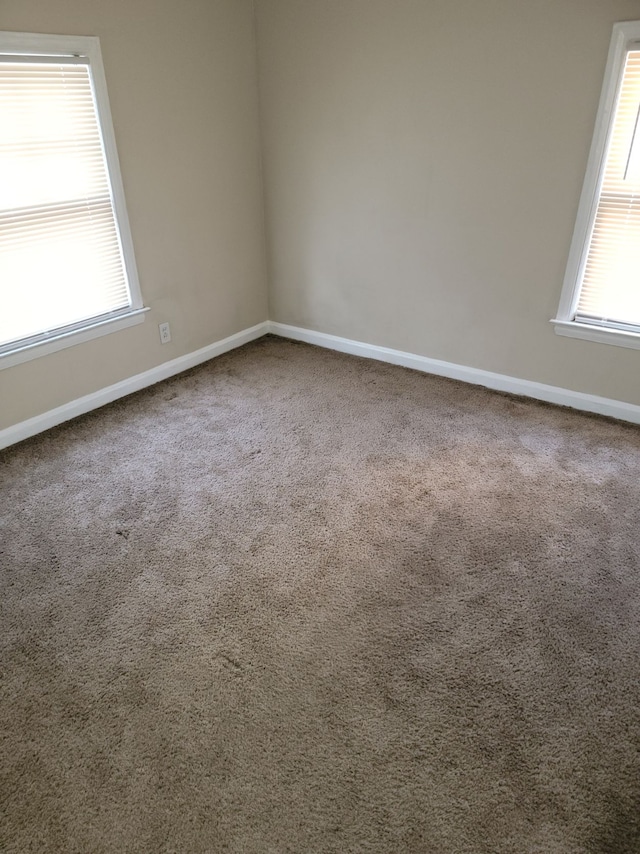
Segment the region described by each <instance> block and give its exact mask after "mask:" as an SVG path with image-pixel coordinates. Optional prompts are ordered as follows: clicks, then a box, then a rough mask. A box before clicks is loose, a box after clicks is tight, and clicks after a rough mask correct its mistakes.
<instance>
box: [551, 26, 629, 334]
mask: <svg viewBox="0 0 640 854" xmlns="http://www.w3.org/2000/svg"><path fill="white" fill-rule="evenodd" d="M553 323H554V324H555V326H556V331H557V332H558V333H560V334H562V335H571V336H574V337H580V338H588V339H590V340H595V341H601V342H606V343H611V344H618V345H621V346H628V347H639V348H640V21H635V22H627V23H622V24H616V25H615V27H614V31H613V38H612V41H611V48H610V51H609V61H608V65H607V71H606V75H605V82H604V87H603V91H602V96H601V100H600V109H599V112H598V119H597V122H596V131H595V135H594V140H593V144H592V149H591V155H590V158H589V165H588V168H587V175H586V178H585V183H584V188H583V191H582V197H581V199H580V207H579V209H578V217H577V222H576V227H575V232H574V236H573V242H572V245H571V252H570V255H569V262H568V265H567V273H566V277H565V282H564V287H563V292H562V299H561V302H560V309H559V312H558V317H557V319H556V320H554V321H553Z"/></svg>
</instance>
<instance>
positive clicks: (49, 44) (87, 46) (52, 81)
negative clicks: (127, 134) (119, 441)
mask: <svg viewBox="0 0 640 854" xmlns="http://www.w3.org/2000/svg"><path fill="white" fill-rule="evenodd" d="M143 310H144V309H143V307H142V300H141V296H140V290H139V286H138V280H137V275H136V269H135V262H134V258H133V248H132V242H131V236H130V233H129V228H128V221H127V215H126V210H125V207H124V193H123V190H122V183H121V179H120V173H119V168H118V162H117V154H116V149H115V142H114V136H113V129H112V126H111V119H110V114H109V104H108V100H107V92H106V83H105V79H104V73H103V70H102V62H101V57H100V47H99V42H98V39H96V38H92V37H69V38H67V37H64V36H43V35H30V34H25V33H0V364H2V366H6V365H7V364H14V363H15V362H16V361H23V360H24V359H25V358H32V357H33V356H35V355H40V354H42V353H44V352H50V351H51V350H52V349H59V348H60V347H63V346H69V345H70V344H75V343H78V342H79V341H81V340H86V339H87V338H88V337H94V336H95V335H101V334H104V333H105V332H110V331H114V330H115V329H118V328H122V327H123V326H127V325H131V324H132V323H137V322H141V321H142V319H143V314H142V312H143Z"/></svg>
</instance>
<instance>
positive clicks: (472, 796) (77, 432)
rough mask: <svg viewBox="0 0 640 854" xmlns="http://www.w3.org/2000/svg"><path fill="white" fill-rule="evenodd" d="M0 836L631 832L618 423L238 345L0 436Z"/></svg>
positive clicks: (639, 730) (424, 838)
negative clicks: (33, 433)
mask: <svg viewBox="0 0 640 854" xmlns="http://www.w3.org/2000/svg"><path fill="white" fill-rule="evenodd" d="M0 465H1V473H2V489H1V498H2V504H1V508H2V528H1V546H0V559H1V563H2V571H1V574H0V582H1V591H0V609H1V659H0V663H1V683H0V737H1V741H0V774H1V780H0V796H1V797H0V850H2V851H3V852H78V854H85V852H123V853H124V854H128V852H154V854H155V852H176V854H191V852H238V854H280V852H295V854H313V852H336V854H337V853H338V852H340V854H342V852H380V854H382V852H384V854H387V852H388V854H402V852H433V854H449V852H451V854H454V852H455V854H502V853H503V852H504V853H505V854H506V852H509V854H528V852H537V854H559V852H567V854H568V852H571V854H574V852H575V854H578V852H593V854H600V853H601V854H617V852H636V854H637V852H639V851H640V762H639V748H640V655H639V652H640V431H639V430H638V429H636V428H633V427H631V426H625V425H622V424H617V423H613V422H607V421H605V420H602V419H597V418H592V417H588V416H585V415H580V414H578V413H574V412H571V411H565V410H561V409H554V408H552V407H547V406H544V405H538V404H536V403H533V402H527V401H523V400H519V399H513V398H510V397H506V396H502V395H498V394H494V393H491V392H488V391H486V390H483V389H480V388H476V387H468V386H465V385H462V384H458V383H454V382H450V381H447V380H442V379H436V378H433V377H429V376H424V375H421V374H418V373H414V372H411V371H407V370H404V369H402V368H395V367H390V366H387V365H383V364H380V363H376V362H368V361H364V360H359V359H355V358H352V357H349V356H343V355H339V354H335V353H330V352H325V351H321V350H318V349H314V348H312V347H308V346H305V345H298V344H294V343H291V342H287V341H281V340H275V339H272V338H266V339H263V340H261V341H259V342H256V343H255V344H252V345H249V346H247V347H245V348H243V349H241V350H238V351H236V352H234V353H230V354H228V355H226V356H223V357H221V358H219V359H217V360H215V361H213V362H211V363H209V364H207V365H204V366H202V367H201V368H198V369H195V370H193V371H191V372H190V373H188V374H185V375H183V376H181V377H178V378H175V379H173V380H170V381H168V382H165V383H163V384H161V385H158V386H156V387H154V388H153V389H150V390H147V391H145V392H142V393H140V394H137V395H135V396H132V397H130V398H128V399H126V400H123V401H120V402H118V403H116V404H113V405H111V406H109V407H107V408H105V409H102V410H100V411H98V412H95V413H92V414H91V415H89V416H86V417H84V418H82V419H79V420H77V421H74V422H72V423H70V424H68V425H66V426H63V427H61V428H58V429H56V430H54V431H51V432H49V433H47V434H45V435H43V436H41V437H39V438H36V439H34V440H31V441H29V442H26V443H24V444H22V445H20V446H18V447H15V448H13V449H10V450H9V451H7V452H5V453H4V454H2V455H0Z"/></svg>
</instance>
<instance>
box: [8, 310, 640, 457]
mask: <svg viewBox="0 0 640 854" xmlns="http://www.w3.org/2000/svg"><path fill="white" fill-rule="evenodd" d="M267 333H271V334H273V335H278V336H280V337H282V338H291V339H293V340H294V341H305V342H306V343H308V344H315V345H317V346H318V347H325V348H327V349H329V350H338V351H339V352H341V353H351V354H352V355H354V356H363V357H364V358H367V359H376V360H378V361H380V362H389V363H390V364H392V365H402V366H403V367H405V368H413V369H414V370H416V371H423V372H424V373H428V374H436V375H437V376H441V377H449V378H450V379H454V380H462V382H467V383H472V384H473V385H481V386H486V387H487V388H491V389H495V390H496V391H505V392H509V393H511V394H517V395H522V396H524V397H531V398H534V399H535V400H543V401H546V402H547V403H556V404H558V405H560V406H570V407H571V408H573V409H579V410H582V411H583V412H594V413H597V414H598V415H608V416H610V417H611V418H618V419H620V420H621V421H630V422H631V423H632V424H640V406H636V405H634V404H632V403H625V402H624V401H621V400H611V399H609V398H607V397H597V396H596V395H592V394H583V393H582V392H579V391H570V390H569V389H565V388H558V387H557V386H551V385H544V384H543V383H536V382H532V381H531V380H521V379H518V378H517V377H510V376H506V375H505V374H494V373H492V372H491V371H482V370H480V369H478V368H468V367H465V366H464V365H456V364H454V363H453V362H443V361H441V360H440V359H430V358H428V357H427V356H417V355H415V354H414V353H404V352H403V351H402V350H392V349H391V348H389V347H378V346H376V345H375V344H365V343H363V342H362V341H352V340H351V339H349V338H340V337H339V336H337V335H328V334H327V333H325V332H315V331H314V330H312V329H302V328H301V327H299V326H289V325H287V324H285V323H277V322H275V321H272V320H269V321H265V322H264V323H259V324H257V326H252V327H251V328H250V329H243V330H242V331H241V332H236V334H235V335H230V336H229V337H228V338H224V339H223V340H222V341H216V342H215V343H214V344H209V345H208V346H207V347H203V348H202V349H200V350H196V351H195V352H193V353H187V354H186V355H185V356H179V357H178V358H177V359H172V360H171V361H170V362H164V363H163V364H162V365H158V366H157V367H156V368H151V370H149V371H145V372H144V373H142V374H136V375H135V376H133V377H129V378H128V379H126V380H122V382H119V383H115V384H114V385H111V386H107V388H103V389H101V390H100V391H96V392H93V393H92V394H87V395H85V396H84V397H80V398H78V399H77V400H72V401H70V402H69V403H65V404H64V405H63V406H58V407H56V409H51V410H49V412H44V413H43V414H42V415H36V416H35V417H34V418H29V419H28V420H27V421H22V422H21V423H20V424H14V425H13V426H12V427H7V428H6V429H4V430H0V449H2V448H6V447H8V446H9V445H14V444H15V443H16V442H21V441H22V440H23V439H28V438H30V437H31V436H35V435H36V434H37V433H42V432H43V431H44V430H48V429H49V428H50V427H56V426H57V425H58V424H62V423H63V422H64V421H69V420H70V419H71V418H76V417H77V416H78V415H84V414H85V413H86V412H90V411H91V410H92V409H98V407H100V406H104V405H105V404H107V403H111V402H112V401H114V400H117V399H118V398H120V397H125V396H126V395H128V394H132V393H133V392H135V391H140V390H141V389H143V388H147V386H150V385H154V384H155V383H158V382H161V381H162V380H166V379H168V378H169V377H172V376H174V375H175V374H179V373H181V372H182V371H186V370H188V369H189V368H193V367H195V366H196V365H199V364H201V363H202V362H207V361H208V360H209V359H213V358H214V357H215V356H220V355H221V354H222V353H226V352H227V351H229V350H233V349H235V348H236V347H241V346H242V345H243V344H247V343H248V342H249V341H254V340H255V339H256V338H261V337H262V336H263V335H266V334H267Z"/></svg>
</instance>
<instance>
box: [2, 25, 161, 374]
mask: <svg viewBox="0 0 640 854" xmlns="http://www.w3.org/2000/svg"><path fill="white" fill-rule="evenodd" d="M0 54H5V55H7V54H8V55H24V56H60V57H65V56H81V57H83V58H86V59H87V60H88V62H89V67H90V72H91V79H92V83H93V90H94V95H95V101H96V112H97V116H98V123H99V127H100V132H101V135H102V144H103V147H104V153H105V158H106V161H107V170H108V174H109V179H110V185H111V196H112V202H113V207H114V211H115V216H116V223H117V226H118V232H119V236H120V244H121V248H122V255H123V259H124V265H125V269H126V274H127V280H128V283H129V291H130V295H131V306H130V307H128V308H127V309H125V310H123V311H119V312H114V313H113V314H112V315H111V316H109V315H106V316H105V315H103V316H101V317H99V318H90V319H88V320H87V321H83V322H82V323H78V324H74V325H72V326H68V327H65V328H64V329H62V330H53V331H51V332H49V333H45V334H44V335H42V336H39V337H38V340H35V341H30V340H29V339H25V340H22V341H17V342H15V346H12V347H10V348H8V349H7V350H5V351H3V352H2V353H0V369H2V368H9V367H12V366H13V365H16V364H19V363H21V362H25V361H28V360H29V359H35V358H38V357H40V356H45V355H47V354H49V353H53V352H55V351H56V350H61V349H64V348H65V347H71V346H74V345H75V344H80V343H82V342H84V341H89V340H91V339H92V338H97V337H99V336H102V335H107V334H109V333H111V332H116V331H118V330H120V329H125V328H127V327H129V326H134V325H136V324H139V323H142V322H143V321H144V315H145V312H147V311H148V310H149V309H148V308H145V306H144V305H143V301H142V294H141V292H140V283H139V280H138V272H137V268H136V262H135V256H134V252H133V240H132V237H131V229H130V226H129V217H128V216H127V208H126V204H125V197H124V187H123V184H122V176H121V173H120V164H119V161H118V151H117V148H116V140H115V134H114V131H113V122H112V120H111V109H110V107H109V96H108V93H107V81H106V78H105V74H104V67H103V64H102V53H101V51H100V40H99V39H98V37H97V36H60V35H45V34H42V33H14V32H0Z"/></svg>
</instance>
